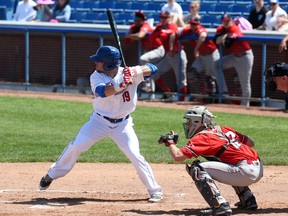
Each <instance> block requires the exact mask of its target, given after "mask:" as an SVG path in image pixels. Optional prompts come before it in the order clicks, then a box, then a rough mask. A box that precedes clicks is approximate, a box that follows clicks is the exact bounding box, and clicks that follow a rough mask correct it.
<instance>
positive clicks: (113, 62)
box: [90, 46, 121, 71]
mask: <svg viewBox="0 0 288 216" xmlns="http://www.w3.org/2000/svg"><path fill="white" fill-rule="evenodd" d="M90 59H91V60H92V61H94V62H103V63H104V65H103V69H104V70H105V71H110V70H113V69H114V68H115V67H117V66H119V65H120V64H121V55H120V52H119V50H118V49H117V48H116V47H113V46H102V47H100V48H99V49H98V50H97V52H96V54H94V55H92V56H90Z"/></svg>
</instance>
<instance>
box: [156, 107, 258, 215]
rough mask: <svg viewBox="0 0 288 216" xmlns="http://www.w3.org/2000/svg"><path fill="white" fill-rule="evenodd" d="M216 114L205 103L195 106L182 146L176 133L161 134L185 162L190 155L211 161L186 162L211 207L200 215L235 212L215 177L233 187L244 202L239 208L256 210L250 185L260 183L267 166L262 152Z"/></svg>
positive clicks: (174, 155) (188, 113) (175, 156)
mask: <svg viewBox="0 0 288 216" xmlns="http://www.w3.org/2000/svg"><path fill="white" fill-rule="evenodd" d="M214 117H215V116H214V115H213V114H212V113H211V112H209V111H208V109H207V108H206V107H204V106H194V107H192V108H191V109H188V110H187V111H186V113H185V115H184V118H185V119H186V122H184V123H183V128H184V132H185V135H186V138H187V139H188V143H187V144H186V145H185V146H184V147H183V148H178V147H177V146H176V143H177V141H178V139H175V136H176V135H175V132H173V131H171V132H170V133H168V134H167V135H166V136H165V138H164V139H163V136H162V137H160V139H159V141H158V142H159V143H160V144H161V143H164V144H165V145H166V146H167V147H168V148H169V151H170V155H171V156H172V158H173V159H174V160H175V161H177V162H181V161H185V160H186V159H189V158H198V157H200V156H202V157H204V158H205V159H207V160H208V161H206V162H200V161H199V160H195V161H194V162H193V163H192V165H191V166H189V165H186V170H187V172H188V174H189V175H190V176H191V177H192V179H193V180H194V182H195V185H196V187H197V189H198V190H199V192H200V193H201V195H202V196H203V198H204V199H205V200H206V202H207V203H208V204H209V205H210V208H208V209H203V210H201V211H200V215H231V214H232V210H231V208H230V204H229V202H227V201H226V199H225V198H224V197H223V196H222V195H221V192H220V190H219V189H218V188H217V186H216V184H215V182H214V180H217V181H219V182H221V183H224V184H228V185H231V186H233V188H234V189H235V192H236V194H237V195H238V197H239V199H240V202H238V203H236V204H235V205H236V206H237V207H238V208H242V209H247V210H256V209H257V208H258V205H257V202H256V199H255V196H254V195H253V193H252V192H251V190H250V189H249V187H248V186H249V185H251V184H253V183H256V182H258V181H259V180H260V179H261V178H262V176H263V165H262V162H261V161H260V159H259V155H258V153H257V152H256V151H255V150H254V149H253V148H252V147H253V146H254V142H253V141H252V140H251V139H250V138H249V137H248V136H246V135H243V134H241V133H239V132H238V131H236V130H234V129H233V128H231V127H227V126H219V125H217V124H216V123H214V122H213V121H212V119H213V118H214Z"/></svg>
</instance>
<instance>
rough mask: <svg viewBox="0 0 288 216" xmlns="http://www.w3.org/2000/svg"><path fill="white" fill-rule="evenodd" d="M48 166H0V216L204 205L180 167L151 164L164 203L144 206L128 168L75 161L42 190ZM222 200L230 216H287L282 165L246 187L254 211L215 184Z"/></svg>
mask: <svg viewBox="0 0 288 216" xmlns="http://www.w3.org/2000/svg"><path fill="white" fill-rule="evenodd" d="M1 95H11V96H12V95H14V96H27V97H45V98H50V99H59V100H73V101H75V100H78V101H83V102H89V103H90V102H91V97H90V96H82V95H66V94H65V95H63V94H58V93H57V94H51V93H35V92H16V91H2V90H0V96H1ZM138 105H140V106H157V107H159V106H165V107H171V108H173V107H174V108H179V109H187V107H190V106H191V104H188V103H187V104H183V103H182V104H180V103H172V104H170V103H169V104H166V103H152V102H144V101H143V102H139V104H138ZM208 107H209V109H210V110H211V111H221V112H224V111H227V112H228V111H229V112H234V113H245V114H255V115H272V116H276V115H277V116H283V117H288V114H287V113H283V112H280V111H275V110H271V109H261V108H255V107H250V108H241V107H239V106H233V105H232V106H229V107H227V106H224V105H209V106H208ZM50 165H51V163H0V176H1V180H0V215H1V216H2V215H3V216H6V215H12V216H15V215H19V216H20V215H21V216H23V215H27V216H36V215H47V216H48V215H49V216H60V215H61V216H62V215H81V216H82V215H99V216H120V215H122V216H124V215H125V216H126V215H127V216H132V215H197V213H198V211H199V209H201V208H205V207H207V205H206V203H205V201H204V200H203V198H202V197H201V196H200V194H199V192H198V191H197V189H196V187H195V185H194V184H193V183H192V179H191V177H190V176H189V175H188V174H187V173H186V171H185V167H184V165H183V164H151V166H152V169H153V171H154V174H155V177H156V179H157V181H158V183H159V184H160V185H161V186H162V187H163V190H164V200H163V202H161V203H158V204H151V203H148V202H147V198H148V194H147V192H146V190H145V188H144V186H143V185H142V183H141V182H140V180H139V178H138V177H137V174H136V171H135V170H134V168H133V167H132V165H131V164H129V163H128V164H125V163H121V164H119V163H118V164H110V163H104V164H103V163H78V164H76V166H75V167H74V169H73V170H72V171H71V172H70V173H69V174H68V175H67V176H65V177H64V178H61V179H58V180H56V181H54V182H53V183H52V185H51V187H50V188H49V189H48V190H46V191H39V190H38V183H39V180H40V178H41V177H42V175H43V174H45V172H46V171H47V170H48V168H49V166H50ZM217 185H218V186H219V188H220V190H221V191H222V194H223V196H224V197H225V198H226V199H227V200H228V201H229V202H231V204H232V208H233V209H232V210H233V215H239V216H242V215H248V214H250V215H258V216H262V215H273V216H274V215H276V216H284V215H285V216H287V215H288V196H287V194H288V188H287V185H288V172H287V167H282V166H265V167H264V177H263V178H262V179H261V180H260V181H259V182H258V183H257V184H255V185H252V186H251V189H252V191H253V192H254V194H255V196H256V198H257V201H258V205H259V209H258V210H257V211H255V212H253V211H252V212H251V211H241V210H237V209H235V208H234V207H233V204H234V203H235V202H237V201H238V200H237V196H236V195H235V193H234V191H233V189H232V187H230V186H227V185H224V184H219V183H217Z"/></svg>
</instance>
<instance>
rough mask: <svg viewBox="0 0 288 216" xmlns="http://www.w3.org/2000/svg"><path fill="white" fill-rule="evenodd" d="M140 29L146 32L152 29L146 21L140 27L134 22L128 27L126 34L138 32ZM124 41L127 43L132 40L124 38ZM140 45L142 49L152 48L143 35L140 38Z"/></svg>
mask: <svg viewBox="0 0 288 216" xmlns="http://www.w3.org/2000/svg"><path fill="white" fill-rule="evenodd" d="M140 31H142V32H145V33H146V34H147V33H151V32H152V31H153V29H152V28H151V26H150V25H149V23H148V22H144V23H143V25H142V26H140V27H139V26H137V25H136V24H135V23H134V24H132V25H131V26H130V28H129V30H128V34H135V33H138V32H140ZM125 42H126V43H127V44H129V43H131V42H132V40H131V39H129V38H126V41H125ZM141 45H142V48H143V49H144V50H150V49H152V48H153V47H152V45H151V43H149V40H148V37H144V38H142V39H141Z"/></svg>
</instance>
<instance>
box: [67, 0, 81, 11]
mask: <svg viewBox="0 0 288 216" xmlns="http://www.w3.org/2000/svg"><path fill="white" fill-rule="evenodd" d="M83 3H84V2H83V1H71V2H70V4H69V5H70V7H71V8H72V9H76V8H83Z"/></svg>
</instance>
